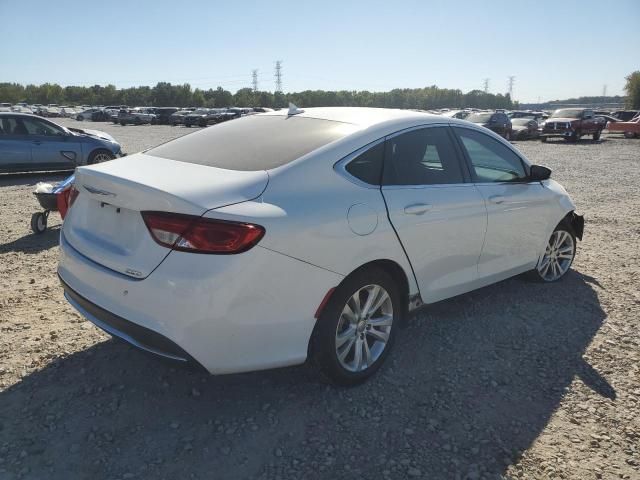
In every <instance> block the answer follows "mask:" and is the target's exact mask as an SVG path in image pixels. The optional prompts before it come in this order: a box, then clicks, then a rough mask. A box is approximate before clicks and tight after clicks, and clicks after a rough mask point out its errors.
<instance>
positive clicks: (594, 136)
mask: <svg viewBox="0 0 640 480" xmlns="http://www.w3.org/2000/svg"><path fill="white" fill-rule="evenodd" d="M600 135H602V130H597V131H596V132H595V133H594V134H593V137H592V138H593V141H594V142H597V141H598V140H600Z"/></svg>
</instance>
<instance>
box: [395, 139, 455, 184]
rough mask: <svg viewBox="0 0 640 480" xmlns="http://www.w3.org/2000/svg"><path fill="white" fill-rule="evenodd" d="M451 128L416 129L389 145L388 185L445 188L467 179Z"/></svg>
mask: <svg viewBox="0 0 640 480" xmlns="http://www.w3.org/2000/svg"><path fill="white" fill-rule="evenodd" d="M446 128H447V127H432V128H422V129H419V130H412V131H410V132H407V133H403V134H400V135H397V136H395V137H392V138H390V139H389V140H387V142H386V148H385V149H386V152H385V164H384V173H383V176H384V178H383V183H384V184H385V185H441V184H455V183H463V182H464V178H463V176H462V171H461V169H460V162H459V161H458V156H457V154H456V151H455V148H454V146H453V143H452V142H451V138H450V137H449V134H448V133H447V130H446Z"/></svg>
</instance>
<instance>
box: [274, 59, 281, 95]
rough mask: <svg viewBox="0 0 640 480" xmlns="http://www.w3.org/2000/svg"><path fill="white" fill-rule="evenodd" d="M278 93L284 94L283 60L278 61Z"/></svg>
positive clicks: (276, 75)
mask: <svg viewBox="0 0 640 480" xmlns="http://www.w3.org/2000/svg"><path fill="white" fill-rule="evenodd" d="M275 78H276V92H280V93H282V60H278V61H276V74H275Z"/></svg>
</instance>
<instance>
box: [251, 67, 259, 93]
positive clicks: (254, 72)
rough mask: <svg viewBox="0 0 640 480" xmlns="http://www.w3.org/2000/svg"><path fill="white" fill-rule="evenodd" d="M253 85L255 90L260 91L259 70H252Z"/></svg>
mask: <svg viewBox="0 0 640 480" xmlns="http://www.w3.org/2000/svg"><path fill="white" fill-rule="evenodd" d="M251 87H252V88H253V91H254V92H257V91H258V70H252V71H251Z"/></svg>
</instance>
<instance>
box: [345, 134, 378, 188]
mask: <svg viewBox="0 0 640 480" xmlns="http://www.w3.org/2000/svg"><path fill="white" fill-rule="evenodd" d="M383 159H384V142H381V143H378V144H377V145H375V146H373V147H371V148H370V149H368V150H367V151H366V152H364V153H361V154H360V155H358V156H357V157H356V158H354V159H353V160H351V161H350V162H349V164H348V165H347V166H346V167H345V170H346V171H347V172H349V173H350V174H351V175H353V176H354V177H356V178H357V179H358V180H361V181H363V182H365V183H368V184H370V185H380V180H381V177H382V161H383Z"/></svg>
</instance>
